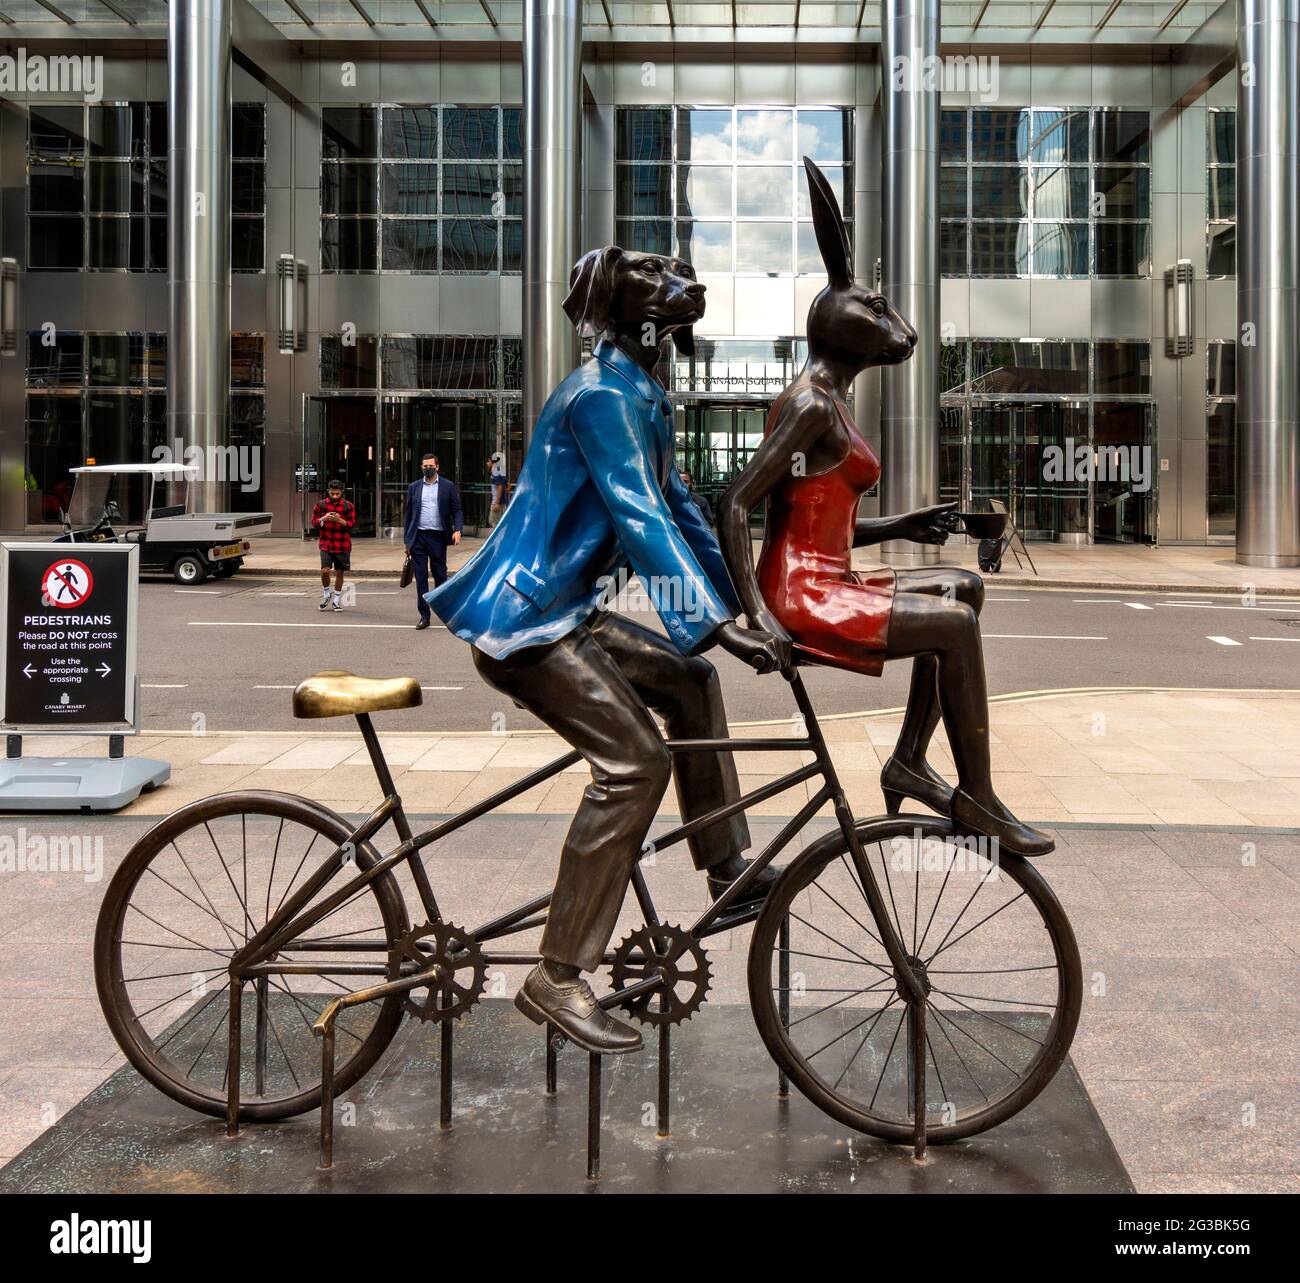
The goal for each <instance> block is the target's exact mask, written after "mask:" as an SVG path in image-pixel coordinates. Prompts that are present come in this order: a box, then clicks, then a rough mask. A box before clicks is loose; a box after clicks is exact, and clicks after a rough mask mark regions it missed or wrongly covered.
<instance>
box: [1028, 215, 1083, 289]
mask: <svg viewBox="0 0 1300 1283" xmlns="http://www.w3.org/2000/svg"><path fill="white" fill-rule="evenodd" d="M1034 275H1035V276H1051V277H1057V278H1067V277H1084V276H1087V275H1088V225H1087V224H1086V223H1035V224H1034Z"/></svg>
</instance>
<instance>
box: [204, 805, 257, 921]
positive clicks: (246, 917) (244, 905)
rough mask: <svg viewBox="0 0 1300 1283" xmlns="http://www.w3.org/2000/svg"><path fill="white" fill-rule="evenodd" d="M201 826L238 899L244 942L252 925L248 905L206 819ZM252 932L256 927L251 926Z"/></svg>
mask: <svg viewBox="0 0 1300 1283" xmlns="http://www.w3.org/2000/svg"><path fill="white" fill-rule="evenodd" d="M203 827H204V828H205V829H207V831H208V837H210V838H212V849H213V850H214V851H215V852H216V853H217V861H218V863H220V865H221V869H222V872H223V873H225V875H226V881H227V882H229V883H230V889H231V890H232V891H233V892H234V893H235V899H236V900H238V901H239V907H240V908H241V909H242V910H243V911H244V943H245V944H247V943H248V928H249V927H251V926H253V919H252V918H251V917H250V916H249V913H248V905H247V903H246V902H245V901H244V899H243V898H242V897H241V896H240V894H239V888H238V887H237V886H236V885H235V879H234V878H232V877H231V876H230V870H229V868H227V867H226V861H225V858H224V857H223V856H222V854H221V848H220V847H219V846H218V845H217V839H216V838H215V837H214V836H213V833H212V829H211V827H210V826H209V824H208V822H207V820H204V821H203ZM253 931H254V933H256V931H257V928H256V927H253Z"/></svg>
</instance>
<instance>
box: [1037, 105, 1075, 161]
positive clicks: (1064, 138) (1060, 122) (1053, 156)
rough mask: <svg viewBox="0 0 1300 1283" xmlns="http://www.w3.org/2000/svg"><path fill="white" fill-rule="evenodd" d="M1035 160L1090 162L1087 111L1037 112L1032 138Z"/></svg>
mask: <svg viewBox="0 0 1300 1283" xmlns="http://www.w3.org/2000/svg"><path fill="white" fill-rule="evenodd" d="M1030 154H1031V156H1032V158H1033V159H1034V160H1039V161H1054V162H1056V163H1057V164H1064V163H1067V162H1075V163H1084V164H1086V163H1087V160H1088V113H1087V112H1086V111H1036V112H1034V133H1033V137H1032V138H1031V139H1030Z"/></svg>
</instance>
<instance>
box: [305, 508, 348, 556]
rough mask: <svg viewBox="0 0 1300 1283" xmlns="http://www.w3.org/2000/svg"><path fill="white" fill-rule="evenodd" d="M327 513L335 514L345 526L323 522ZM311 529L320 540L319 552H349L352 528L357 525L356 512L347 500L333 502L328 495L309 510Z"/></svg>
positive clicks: (332, 522) (335, 522) (333, 522)
mask: <svg viewBox="0 0 1300 1283" xmlns="http://www.w3.org/2000/svg"><path fill="white" fill-rule="evenodd" d="M327 512H337V513H338V514H339V516H340V517H342V518H343V520H344V521H346V522H347V525H346V526H340V525H339V523H338V522H337V521H323V520H322V518H323V517H324V516H325V514H326V513H327ZM311 524H312V529H313V530H315V531H316V533H317V535H318V536H319V538H320V550H321V552H351V551H352V527H353V526H355V525H356V524H357V510H356V509H355V508H354V507H353V506H352V504H351V502H350V501H349V500H347V499H340V500H339V501H338V502H337V503H335V502H334V500H333V499H331V498H330V497H329V496H328V495H326V497H325V498H324V499H322V500H321V501H320V502H319V503H318V504H317V505H316V506H315V507H314V508H313V509H312V510H311Z"/></svg>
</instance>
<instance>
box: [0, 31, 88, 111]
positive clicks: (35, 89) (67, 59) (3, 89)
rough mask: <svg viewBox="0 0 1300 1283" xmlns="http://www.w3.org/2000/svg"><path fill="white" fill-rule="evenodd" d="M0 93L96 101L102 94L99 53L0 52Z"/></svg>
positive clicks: (23, 50) (24, 50)
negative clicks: (70, 97) (76, 96)
mask: <svg viewBox="0 0 1300 1283" xmlns="http://www.w3.org/2000/svg"><path fill="white" fill-rule="evenodd" d="M0 94H59V95H62V96H65V97H67V96H71V95H73V94H76V95H78V96H79V97H81V98H82V99H83V100H84V101H85V102H99V100H100V99H101V98H103V96H104V59H103V56H102V55H100V54H96V55H94V57H91V56H90V55H88V54H54V55H51V56H49V57H47V56H46V55H45V54H39V53H33V54H29V53H28V52H27V50H26V49H24V48H23V47H22V46H21V45H20V46H19V47H18V50H17V52H16V53H6V54H0Z"/></svg>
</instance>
